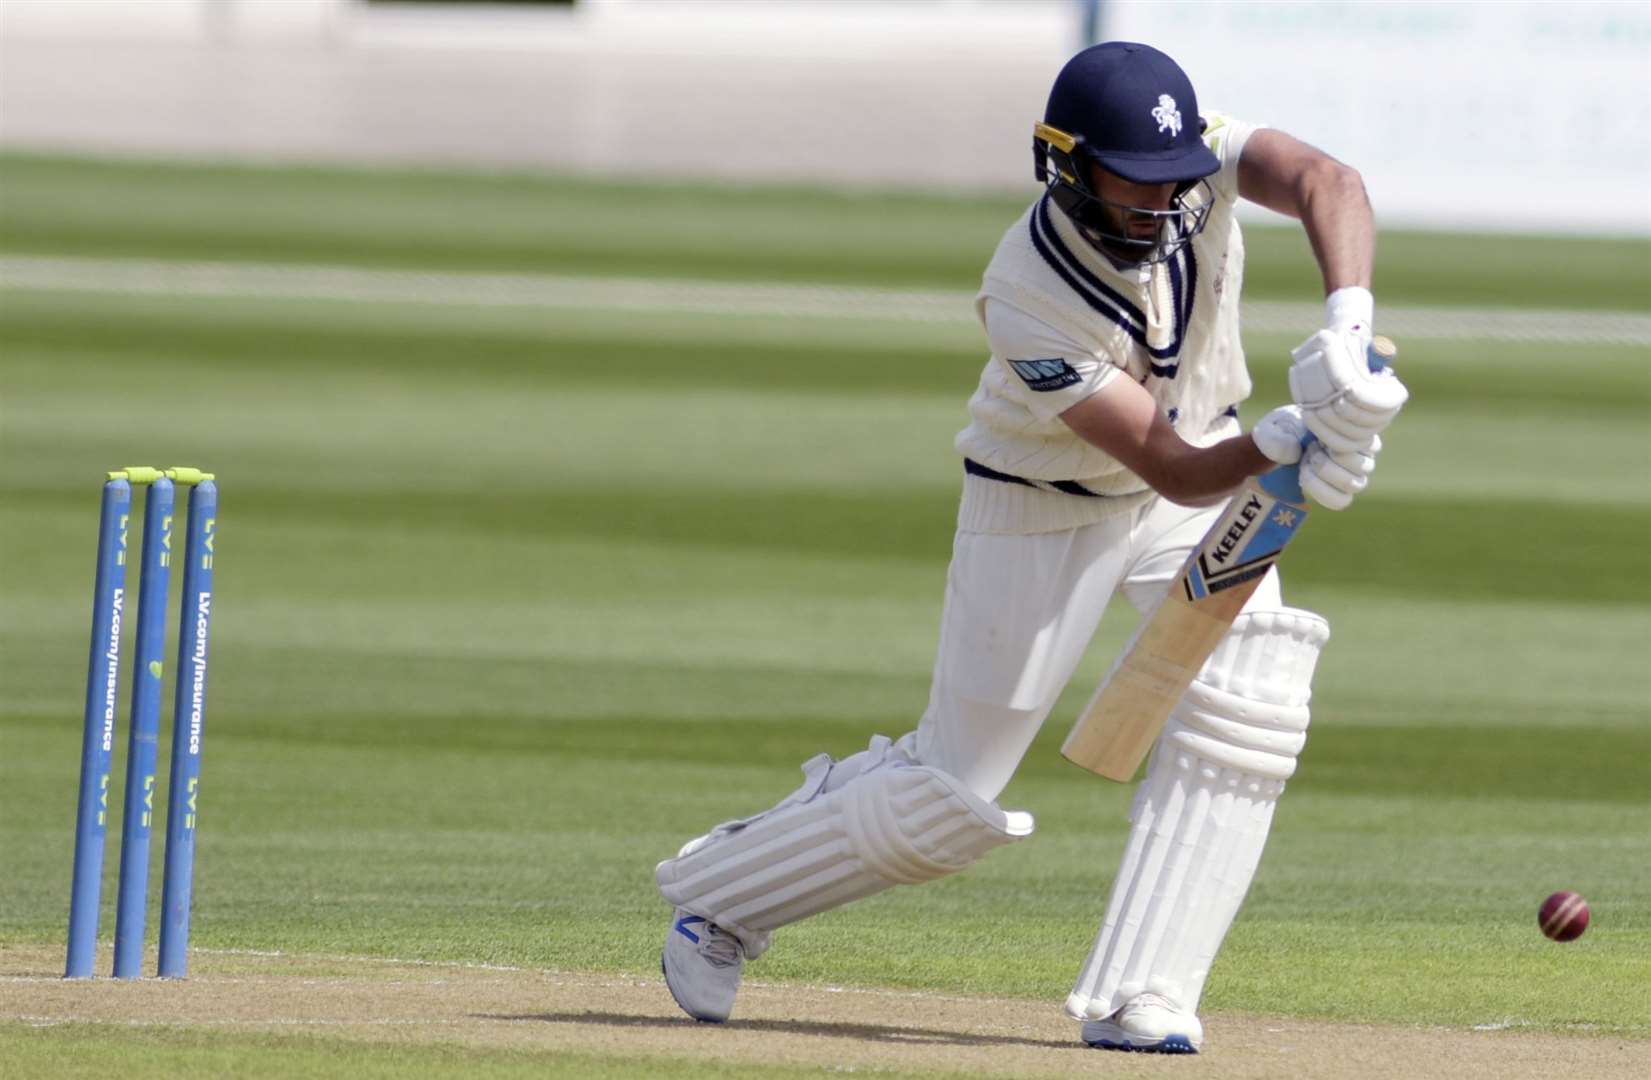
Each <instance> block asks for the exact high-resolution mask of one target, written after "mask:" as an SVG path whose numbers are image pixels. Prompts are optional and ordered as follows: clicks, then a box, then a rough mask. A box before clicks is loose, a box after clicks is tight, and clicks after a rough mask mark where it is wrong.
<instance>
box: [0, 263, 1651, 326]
mask: <svg viewBox="0 0 1651 1080" xmlns="http://www.w3.org/2000/svg"><path fill="white" fill-rule="evenodd" d="M0 288H6V289H48V290H66V291H75V292H99V293H123V294H129V295H149V296H174V297H176V296H185V297H220V298H237V299H285V300H309V301H326V300H334V301H353V302H363V303H399V304H435V305H447V306H480V307H527V308H551V309H572V310H584V311H627V312H643V313H656V314H657V313H682V314H710V315H729V316H768V317H781V318H797V317H814V318H825V319H844V318H861V319H869V320H887V321H896V322H918V323H935V324H951V325H958V326H962V325H972V324H973V322H974V318H975V316H974V296H973V294H972V293H967V292H961V291H950V290H938V289H884V288H857V287H853V286H836V285H762V284H746V283H740V282H706V281H679V280H669V279H663V278H607V277H583V276H574V275H563V274H492V273H457V272H443V273H436V272H424V271H417V270H375V269H362V268H354V267H341V266H308V265H280V264H269V263H226V262H185V261H178V260H162V259H96V258H80V257H56V256H35V255H8V256H0ZM1322 316H1323V310H1322V307H1321V305H1319V304H1317V303H1287V302H1278V301H1259V300H1258V301H1250V302H1246V303H1245V305H1244V309H1243V319H1244V327H1245V329H1246V330H1249V331H1251V332H1254V333H1268V334H1270V333H1279V334H1305V333H1307V332H1308V331H1309V330H1311V329H1313V328H1315V327H1317V326H1318V325H1319V323H1320V321H1321V319H1322ZM1377 329H1379V330H1380V331H1381V332H1383V333H1385V334H1390V335H1392V336H1393V337H1397V338H1440V339H1457V340H1480V341H1527V342H1557V343H1563V344H1578V345H1647V344H1651V315H1644V314H1640V313H1637V312H1627V311H1561V310H1531V309H1525V308H1507V309H1499V308H1472V307H1437V308H1435V307H1414V306H1403V305H1382V306H1381V307H1380V308H1378V311H1377Z"/></svg>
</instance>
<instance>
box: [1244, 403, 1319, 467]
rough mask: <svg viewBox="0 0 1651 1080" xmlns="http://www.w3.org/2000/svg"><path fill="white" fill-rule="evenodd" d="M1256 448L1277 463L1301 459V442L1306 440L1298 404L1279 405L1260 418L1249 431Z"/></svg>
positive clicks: (1287, 462)
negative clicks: (1259, 421)
mask: <svg viewBox="0 0 1651 1080" xmlns="http://www.w3.org/2000/svg"><path fill="white" fill-rule="evenodd" d="M1250 438H1252V439H1254V440H1255V445H1256V448H1257V449H1259V450H1260V451H1261V452H1262V453H1263V454H1265V455H1267V458H1268V460H1270V461H1273V462H1276V463H1277V464H1279V465H1294V464H1295V463H1296V462H1298V461H1300V460H1301V444H1302V443H1304V442H1306V441H1307V424H1306V423H1305V422H1304V421H1303V420H1302V417H1301V406H1300V405H1281V406H1279V407H1278V408H1276V409H1274V410H1273V411H1272V412H1270V413H1268V414H1267V415H1266V416H1263V417H1262V418H1261V423H1259V424H1257V425H1256V426H1255V427H1254V429H1252V430H1251V431H1250Z"/></svg>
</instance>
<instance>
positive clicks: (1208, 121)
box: [1203, 113, 1267, 201]
mask: <svg viewBox="0 0 1651 1080" xmlns="http://www.w3.org/2000/svg"><path fill="white" fill-rule="evenodd" d="M1203 121H1204V145H1205V146H1207V147H1209V148H1210V151H1211V152H1212V153H1213V154H1215V156H1216V157H1217V158H1218V159H1220V161H1221V168H1220V169H1219V170H1217V171H1216V173H1215V175H1214V176H1212V177H1210V185H1211V186H1212V187H1214V188H1215V190H1216V193H1217V194H1218V195H1220V196H1221V197H1222V198H1224V199H1227V200H1229V201H1231V200H1236V199H1237V198H1238V159H1239V158H1240V157H1242V156H1243V154H1244V144H1245V143H1247V142H1249V141H1250V136H1251V135H1253V134H1255V133H1256V132H1257V131H1259V130H1261V129H1262V128H1264V127H1266V126H1267V125H1266V124H1250V123H1246V122H1245V121H1243V120H1235V119H1233V118H1232V117H1230V116H1228V115H1227V114H1226V113H1208V114H1206V115H1205V116H1204V117H1203Z"/></svg>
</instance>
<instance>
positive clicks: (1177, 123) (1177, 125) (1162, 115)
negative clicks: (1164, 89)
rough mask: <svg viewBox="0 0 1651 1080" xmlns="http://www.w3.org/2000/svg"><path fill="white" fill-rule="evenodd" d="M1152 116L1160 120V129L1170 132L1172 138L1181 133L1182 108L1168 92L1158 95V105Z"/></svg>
mask: <svg viewBox="0 0 1651 1080" xmlns="http://www.w3.org/2000/svg"><path fill="white" fill-rule="evenodd" d="M1152 118H1153V119H1154V120H1156V121H1158V130H1159V131H1167V132H1169V134H1170V138H1172V139H1173V138H1174V137H1175V136H1177V135H1179V134H1181V110H1180V109H1177V108H1176V107H1175V99H1174V98H1172V97H1170V96H1169V95H1168V94H1159V95H1158V107H1157V108H1156V109H1153V110H1152Z"/></svg>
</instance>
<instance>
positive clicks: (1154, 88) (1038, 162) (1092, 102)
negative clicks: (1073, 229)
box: [1032, 41, 1221, 263]
mask: <svg viewBox="0 0 1651 1080" xmlns="http://www.w3.org/2000/svg"><path fill="white" fill-rule="evenodd" d="M1183 110H1185V111H1183ZM1188 113H1190V115H1191V116H1193V117H1194V118H1196V117H1197V115H1198V95H1197V94H1195V93H1194V92H1193V89H1192V83H1191V82H1190V81H1189V80H1188V79H1187V76H1186V73H1185V72H1183V71H1182V70H1181V68H1180V66H1179V65H1177V64H1176V63H1175V61H1174V60H1171V59H1170V58H1169V57H1167V56H1165V55H1164V54H1163V53H1161V52H1159V51H1158V50H1157V49H1154V48H1152V47H1151V46H1149V45H1139V44H1136V43H1134V42H1128V41H1109V42H1106V43H1104V44H1101V45H1094V46H1091V47H1090V48H1087V49H1085V50H1084V51H1083V52H1080V53H1079V54H1078V55H1076V56H1074V57H1073V58H1072V59H1071V60H1069V61H1067V63H1066V66H1065V67H1063V68H1062V69H1061V72H1060V74H1059V75H1058V76H1056V78H1055V85H1054V87H1053V88H1052V89H1051V90H1050V92H1049V104H1048V106H1047V107H1046V108H1045V110H1044V118H1043V120H1042V121H1040V122H1038V123H1036V124H1035V125H1033V131H1032V155H1033V170H1034V173H1035V175H1036V176H1037V178H1038V180H1040V181H1042V182H1043V183H1045V184H1047V185H1048V187H1049V193H1050V197H1051V198H1052V199H1053V200H1054V202H1055V205H1057V206H1059V207H1060V208H1061V210H1063V211H1064V212H1065V213H1066V215H1067V216H1068V217H1070V218H1071V219H1072V220H1073V221H1074V222H1075V223H1076V224H1077V225H1078V227H1079V228H1081V229H1083V230H1084V232H1085V233H1086V235H1088V236H1089V238H1090V240H1091V241H1092V242H1094V243H1095V244H1096V245H1097V246H1098V247H1101V248H1102V249H1104V250H1105V251H1106V252H1107V253H1108V254H1110V255H1112V256H1113V257H1114V258H1115V259H1119V260H1121V261H1124V262H1129V263H1157V262H1163V261H1164V260H1166V259H1168V258H1170V257H1171V256H1173V255H1174V254H1175V253H1176V252H1177V251H1179V250H1180V249H1181V248H1183V247H1185V246H1186V245H1187V244H1190V243H1191V242H1192V238H1193V237H1194V236H1197V235H1198V233H1199V232H1200V231H1201V230H1202V229H1203V228H1204V222H1205V220H1206V219H1207V218H1208V216H1209V209H1210V205H1211V203H1212V202H1213V201H1214V193H1213V192H1212V191H1211V190H1210V188H1209V184H1208V181H1206V180H1205V179H1204V178H1205V177H1207V176H1209V175H1210V174H1211V173H1214V172H1215V171H1216V170H1217V169H1219V168H1220V167H1221V162H1220V161H1219V160H1218V159H1217V158H1216V156H1215V155H1214V154H1213V153H1211V152H1210V149H1209V147H1207V146H1205V145H1204V141H1203V138H1202V137H1201V136H1202V130H1201V125H1199V124H1186V123H1184V122H1183V120H1182V117H1183V116H1184V115H1186V114H1188ZM1097 168H1099V169H1102V170H1105V171H1106V172H1108V173H1111V174H1113V175H1115V176H1119V177H1122V178H1123V179H1124V180H1128V181H1130V182H1132V183H1134V184H1143V185H1156V184H1173V185H1174V194H1173V196H1172V197H1171V198H1170V200H1169V204H1168V208H1167V209H1166V208H1162V207H1161V206H1130V205H1126V204H1123V203H1117V202H1111V201H1108V200H1107V199H1104V198H1102V197H1101V194H1100V192H1099V191H1097V190H1096V186H1095V185H1096V184H1097V182H1098V180H1097V177H1096V174H1095V169H1097ZM1143 223H1148V224H1150V226H1151V227H1150V228H1148V227H1146V225H1143Z"/></svg>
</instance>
